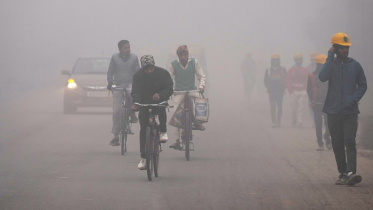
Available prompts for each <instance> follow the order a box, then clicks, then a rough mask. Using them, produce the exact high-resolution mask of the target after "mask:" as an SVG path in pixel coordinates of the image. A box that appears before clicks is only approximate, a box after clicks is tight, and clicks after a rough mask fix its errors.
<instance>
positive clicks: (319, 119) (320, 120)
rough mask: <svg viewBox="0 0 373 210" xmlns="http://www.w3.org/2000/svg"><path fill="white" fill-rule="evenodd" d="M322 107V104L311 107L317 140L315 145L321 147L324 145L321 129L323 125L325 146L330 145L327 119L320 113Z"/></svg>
mask: <svg viewBox="0 0 373 210" xmlns="http://www.w3.org/2000/svg"><path fill="white" fill-rule="evenodd" d="M322 108H323V105H322V104H316V105H314V106H313V107H312V110H313V115H314V118H313V119H314V122H315V128H316V138H317V144H318V145H319V146H320V147H321V146H324V143H323V141H322V127H323V124H324V125H325V133H324V139H325V144H327V145H328V144H330V143H331V142H330V133H329V126H328V117H327V115H326V114H325V113H323V112H322Z"/></svg>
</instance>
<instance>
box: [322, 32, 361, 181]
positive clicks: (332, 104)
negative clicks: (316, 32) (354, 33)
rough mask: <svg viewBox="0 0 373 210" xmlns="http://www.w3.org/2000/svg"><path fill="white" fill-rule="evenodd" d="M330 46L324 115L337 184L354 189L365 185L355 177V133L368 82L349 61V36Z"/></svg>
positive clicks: (334, 40) (356, 64) (324, 75)
mask: <svg viewBox="0 0 373 210" xmlns="http://www.w3.org/2000/svg"><path fill="white" fill-rule="evenodd" d="M331 43H332V44H333V46H332V47H331V48H330V49H329V52H328V58H327V59H326V62H325V64H324V66H323V67H322V69H321V72H320V74H319V79H320V80H321V81H322V82H326V81H328V87H329V88H328V94H327V95H326V99H325V103H324V108H323V112H325V113H327V115H328V126H329V130H330V135H331V137H332V146H333V151H334V156H335V160H336V162H337V167H338V172H339V173H340V174H339V177H338V179H337V181H336V182H335V184H336V185H345V184H347V185H355V184H357V183H360V182H361V181H362V177H361V176H360V175H358V174H356V168H357V151H356V132H357V127H358V116H357V115H358V114H359V113H360V111H359V106H358V103H359V101H360V100H361V98H362V97H363V96H364V94H365V92H366V91H367V80H366V78H365V74H364V70H363V67H361V65H360V63H359V62H357V61H356V60H354V59H353V58H350V57H348V54H349V51H350V46H351V42H350V38H349V37H348V35H347V34H345V33H337V34H334V35H333V37H332V41H331ZM334 54H336V55H337V57H334ZM346 156H347V162H346Z"/></svg>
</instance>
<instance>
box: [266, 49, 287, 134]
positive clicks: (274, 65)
mask: <svg viewBox="0 0 373 210" xmlns="http://www.w3.org/2000/svg"><path fill="white" fill-rule="evenodd" d="M285 81H286V69H285V68H284V67H282V66H280V56H279V55H278V54H273V55H272V56H271V67H269V68H268V69H267V70H266V71H265V74H264V85H265V87H266V88H267V93H268V96H269V104H270V107H271V119H272V126H273V127H274V128H275V127H280V126H281V117H282V101H283V98H284V93H285Z"/></svg>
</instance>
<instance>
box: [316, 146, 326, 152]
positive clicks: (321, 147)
mask: <svg viewBox="0 0 373 210" xmlns="http://www.w3.org/2000/svg"><path fill="white" fill-rule="evenodd" d="M316 150H317V151H324V145H321V146H319V147H318V148H317V149H316Z"/></svg>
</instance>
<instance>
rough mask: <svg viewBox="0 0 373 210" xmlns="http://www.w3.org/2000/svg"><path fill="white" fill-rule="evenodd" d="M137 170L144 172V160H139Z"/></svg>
mask: <svg viewBox="0 0 373 210" xmlns="http://www.w3.org/2000/svg"><path fill="white" fill-rule="evenodd" d="M137 168H139V169H140V170H145V169H146V159H145V158H141V160H140V163H139V165H137Z"/></svg>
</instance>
